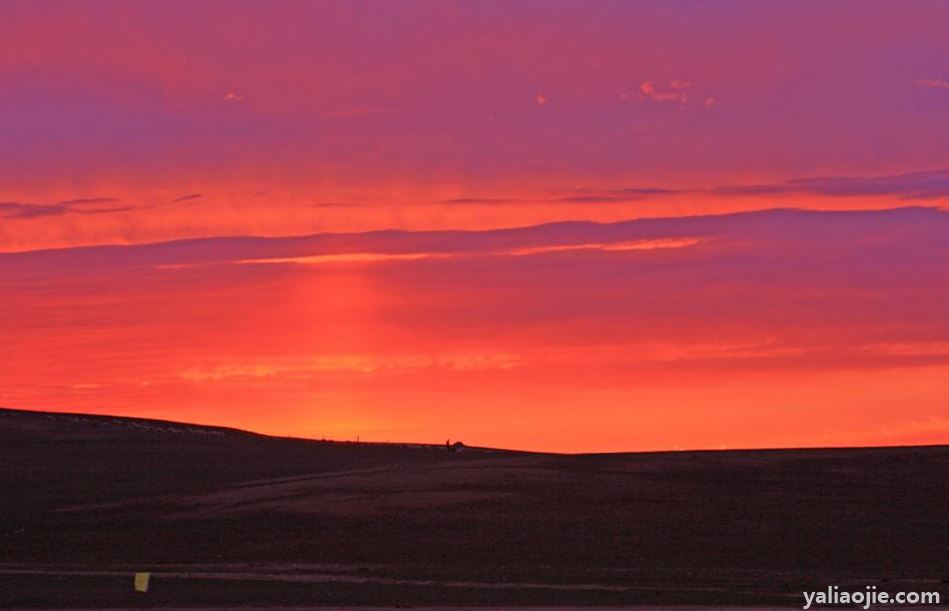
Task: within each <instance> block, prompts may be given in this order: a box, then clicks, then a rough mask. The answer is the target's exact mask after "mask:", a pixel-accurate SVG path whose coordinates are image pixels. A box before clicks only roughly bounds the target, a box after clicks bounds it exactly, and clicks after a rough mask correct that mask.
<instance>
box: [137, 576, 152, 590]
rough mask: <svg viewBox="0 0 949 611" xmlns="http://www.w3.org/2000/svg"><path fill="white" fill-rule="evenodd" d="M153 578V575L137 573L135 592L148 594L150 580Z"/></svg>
mask: <svg viewBox="0 0 949 611" xmlns="http://www.w3.org/2000/svg"><path fill="white" fill-rule="evenodd" d="M151 576H152V574H151V573H135V591H136V592H148V580H149V579H150V578H151Z"/></svg>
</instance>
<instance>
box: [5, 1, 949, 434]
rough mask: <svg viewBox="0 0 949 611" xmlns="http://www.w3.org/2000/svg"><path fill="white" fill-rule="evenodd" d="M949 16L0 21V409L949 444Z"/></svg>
mask: <svg viewBox="0 0 949 611" xmlns="http://www.w3.org/2000/svg"><path fill="white" fill-rule="evenodd" d="M947 24H949V3H946V2H943V1H935V0H934V1H926V0H919V1H916V2H897V1H895V0H894V1H890V2H874V1H870V0H859V1H856V0H855V1H852V2H845V1H840V2H826V1H814V2H807V1H794V2H790V1H789V2H753V1H747V2H737V1H736V2H731V1H727V2H726V1H707V2H697V1H689V0H678V1H677V0H672V1H661V2H660V1H656V2H646V1H643V2H621V1H616V2H596V1H583V2H581V1H579V0H574V1H570V2H561V1H555V0H544V1H537V2H528V1H500V0H499V1H496V2H488V1H475V0H471V1H467V2H449V1H447V0H438V1H431V2H409V1H404V2H402V1H400V2H383V1H378V2H311V1H301V2H290V1H282V2H281V1H268V2H264V1H259V2H249V1H237V0H233V1H226V2H223V1H222V2H215V1H205V2H190V1H188V2H185V1H175V0H161V1H157V0H156V1H144V0H137V1H121V2H120V1H114V2H107V1H97V2H92V1H90V2H82V1H76V2H68V3H66V2H43V1H25V2H19V1H17V0H7V1H5V2H3V3H0V41H2V42H0V346H2V349H3V356H2V358H0V406H7V407H19V408H26V409H45V410H56V411H76V412H91V413H110V414H121V415H132V416H142V417H154V418H166V419H173V420H184V421H190V422H201V423H210V424H221V425H228V426H237V427H241V428H248V429H252V430H255V431H260V432H265V433H274V434H280V435H294V436H306V437H316V438H322V437H327V438H336V439H354V438H356V436H359V437H360V439H362V440H370V441H386V440H388V441H412V442H436V443H437V442H444V440H445V439H446V438H451V439H453V440H454V439H461V440H463V441H464V442H466V443H470V444H475V445H488V446H504V447H514V448H526V449H538V450H560V451H619V450H648V449H682V448H720V447H729V448H735V447H778V446H826V445H889V444H923V443H949V212H947V211H946V207H945V206H946V202H947V200H949V28H947Z"/></svg>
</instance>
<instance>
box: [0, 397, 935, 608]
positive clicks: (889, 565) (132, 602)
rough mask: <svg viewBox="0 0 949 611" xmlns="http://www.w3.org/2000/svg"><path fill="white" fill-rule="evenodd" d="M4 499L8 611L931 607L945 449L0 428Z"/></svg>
mask: <svg viewBox="0 0 949 611" xmlns="http://www.w3.org/2000/svg"><path fill="white" fill-rule="evenodd" d="M0 486H2V494H0V607H3V608H9V607H60V608H63V607H65V608H80V607H143V606H155V607H158V606H178V607H236V606H248V607H253V606H261V607H265V606H307V605H406V606H438V605H485V606H501V605H603V606H606V605H633V604H643V605H681V604H689V605H699V606H713V605H761V606H778V607H781V606H787V607H798V608H800V606H801V604H802V603H803V597H802V595H801V591H803V590H809V591H810V590H820V589H826V587H827V586H828V585H840V586H841V589H847V588H849V589H852V590H865V588H866V586H867V585H877V586H878V589H879V590H889V591H892V592H895V591H898V590H919V591H924V590H925V591H929V590H938V591H940V592H941V593H942V594H943V600H944V601H945V600H946V596H947V595H949V586H947V578H949V448H947V447H927V448H888V449H856V450H795V451H790V450H789V451H741V452H738V451H735V452H680V453H652V454H609V455H578V456H566V455H550V454H526V453H515V452H503V451H488V450H473V449H467V450H465V451H463V452H460V453H459V452H449V451H446V450H445V449H444V448H440V447H426V446H403V445H397V444H392V445H380V444H351V443H331V442H312V441H302V440H291V439H276V438H269V437H263V436H258V435H252V434H249V433H244V432H240V431H235V430H229V429H214V428H209V427H197V426H191V425H182V424H175V423H163V422H157V421H146V420H134V419H127V418H110V417H96V416H70V415H64V414H57V415H47V414H39V413H33V412H22V411H15V410H0ZM136 571H149V572H151V573H152V580H151V584H150V588H149V591H148V592H147V593H137V592H135V591H133V588H132V575H133V573H134V572H136Z"/></svg>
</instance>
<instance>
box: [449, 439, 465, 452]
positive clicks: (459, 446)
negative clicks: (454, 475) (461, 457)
mask: <svg viewBox="0 0 949 611" xmlns="http://www.w3.org/2000/svg"><path fill="white" fill-rule="evenodd" d="M464 449H465V444H463V443H461V442H460V441H456V442H455V443H453V444H451V451H452V452H463V451H464Z"/></svg>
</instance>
